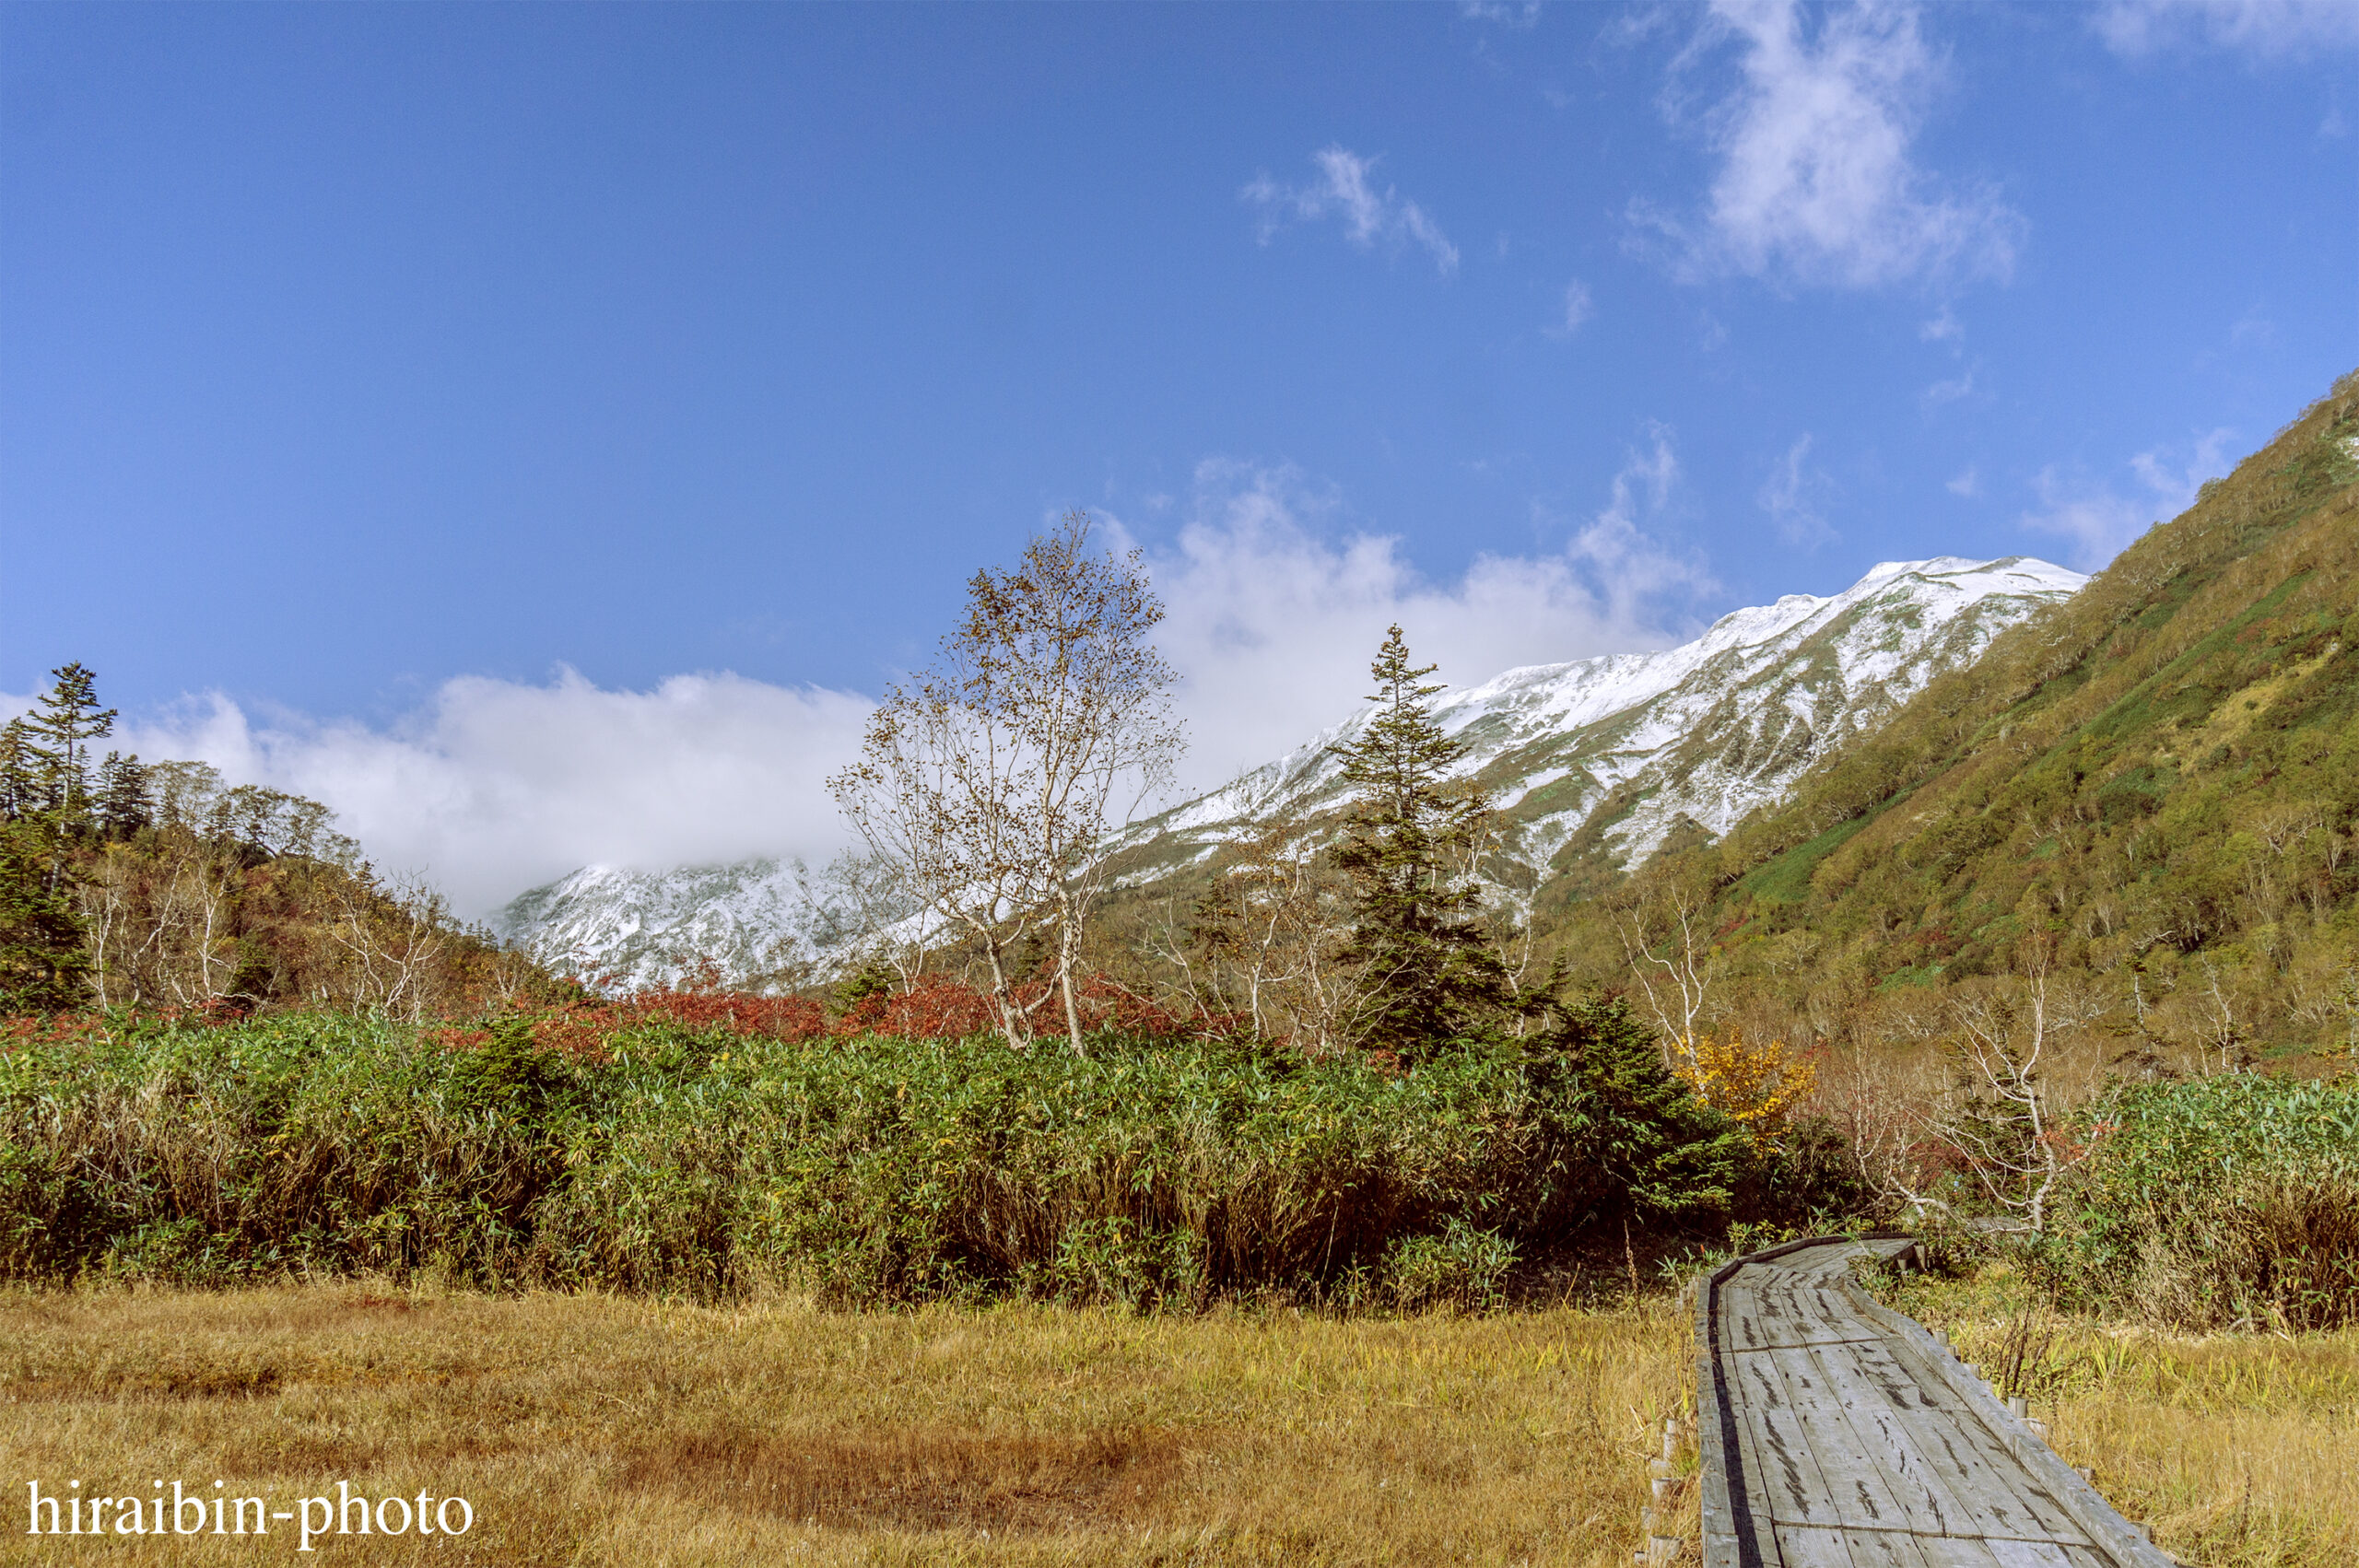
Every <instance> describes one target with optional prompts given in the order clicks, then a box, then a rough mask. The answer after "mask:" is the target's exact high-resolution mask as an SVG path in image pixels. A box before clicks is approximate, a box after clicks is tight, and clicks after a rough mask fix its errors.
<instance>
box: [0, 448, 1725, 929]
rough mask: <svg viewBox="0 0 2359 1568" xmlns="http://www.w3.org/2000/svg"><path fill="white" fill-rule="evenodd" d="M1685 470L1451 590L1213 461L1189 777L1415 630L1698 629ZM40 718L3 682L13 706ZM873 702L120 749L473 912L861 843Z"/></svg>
mask: <svg viewBox="0 0 2359 1568" xmlns="http://www.w3.org/2000/svg"><path fill="white" fill-rule="evenodd" d="M1677 478H1678V463H1677V462H1676V460H1675V458H1674V457H1673V455H1672V449H1671V445H1670V441H1669V439H1668V437H1667V436H1666V435H1664V434H1662V433H1661V432H1655V433H1652V434H1651V435H1650V438H1649V445H1648V446H1647V448H1646V449H1645V450H1644V451H1638V452H1635V453H1633V454H1632V456H1631V458H1630V461H1629V462H1628V463H1627V464H1626V465H1625V468H1624V470H1623V472H1622V473H1621V474H1617V475H1616V476H1615V478H1614V482H1613V485H1612V488H1611V498H1610V502H1609V504H1608V505H1607V506H1606V507H1605V508H1604V509H1602V510H1601V511H1599V512H1598V513H1597V514H1596V515H1595V516H1594V517H1592V518H1590V520H1589V521H1587V522H1586V523H1585V524H1583V525H1582V526H1580V527H1579V529H1578V530H1577V532H1575V536H1574V537H1573V539H1572V542H1571V543H1570V544H1568V545H1567V547H1566V548H1565V549H1563V550H1562V551H1560V552H1557V553H1555V554H1550V555H1543V556H1478V557H1476V558H1475V560H1474V561H1473V564H1472V565H1470V566H1469V567H1468V568H1466V569H1465V571H1464V572H1463V573H1461V575H1459V576H1458V577H1457V578H1455V579H1447V580H1435V579H1428V578H1426V577H1425V576H1423V575H1422V574H1420V573H1419V572H1418V570H1417V569H1416V568H1415V567H1414V565H1412V564H1411V563H1410V562H1409V561H1408V560H1406V559H1405V558H1404V557H1403V556H1402V553H1401V548H1400V544H1399V542H1398V541H1397V540H1395V539H1392V538H1389V537H1383V536H1379V535H1373V534H1368V533H1365V532H1346V531H1344V530H1342V529H1340V528H1338V527H1337V523H1338V521H1339V517H1340V512H1341V507H1340V503H1339V501H1338V499H1337V497H1335V496H1334V495H1333V493H1332V491H1321V490H1320V489H1318V488H1317V487H1315V486H1311V485H1309V484H1308V483H1306V482H1305V481H1304V480H1303V479H1302V478H1301V476H1300V475H1299V474H1296V473H1294V472H1293V471H1292V470H1288V469H1274V470H1273V469H1255V468H1249V467H1245V466H1241V465H1238V464H1234V463H1226V462H1207V463H1205V464H1203V465H1201V467H1200V469H1199V472H1198V474H1197V483H1196V490H1195V495H1194V497H1192V499H1191V501H1190V502H1189V503H1187V504H1189V505H1191V506H1192V508H1193V514H1192V518H1191V521H1190V522H1189V523H1188V524H1187V526H1186V527H1185V528H1183V529H1182V530H1181V532H1180V535H1179V537H1178V539H1177V540H1176V542H1175V543H1174V544H1172V545H1171V546H1170V547H1169V548H1168V549H1164V550H1160V551H1156V552H1153V553H1151V554H1150V556H1149V564H1150V567H1151V569H1152V571H1153V574H1154V578H1155V581H1156V589H1157V591H1158V592H1159V593H1160V594H1161V595H1162V597H1163V599H1164V601H1165V603H1166V604H1167V605H1168V618H1167V620H1166V622H1165V624H1164V626H1163V627H1162V629H1161V632H1160V634H1159V636H1158V641H1159V643H1160V645H1161V646H1162V648H1163V649H1164V652H1165V656H1166V657H1167V658H1168V659H1169V660H1170V661H1171V662H1172V664H1173V665H1174V666H1175V668H1176V669H1177V670H1178V671H1179V673H1180V677H1181V686H1180V691H1179V693H1178V696H1177V705H1178V707H1179V709H1180V716H1181V717H1182V718H1183V719H1184V720H1186V721H1187V723H1188V727H1189V732H1190V736H1191V756H1190V758H1189V761H1188V765H1187V778H1188V779H1189V780H1190V781H1191V783H1192V784H1194V785H1198V786H1203V787H1210V786H1213V785H1216V784H1219V783H1221V782H1225V781H1226V779H1227V778H1230V777H1232V776H1234V775H1235V774H1236V773H1237V772H1238V770H1239V769H1241V768H1244V767H1246V766H1251V765H1253V764H1255V763H1259V762H1263V761H1266V760H1268V759H1269V758H1271V757H1273V756H1276V755H1281V754H1283V753H1284V752H1285V751H1288V750H1290V749H1291V748H1293V747H1294V746H1296V745H1298V744H1300V743H1302V742H1303V741H1305V740H1307V739H1309V737H1310V736H1311V735H1313V734H1315V733H1316V732H1317V731H1319V730H1320V728H1322V727H1324V726H1325V725H1328V724H1332V723H1333V722H1334V721H1335V720H1338V719H1340V718H1342V717H1343V716H1344V714H1346V713H1348V712H1350V711H1351V710H1352V709H1353V708H1355V707H1356V706H1357V705H1358V702H1359V700H1360V697H1361V696H1362V694H1363V692H1364V691H1365V689H1366V687H1367V663H1368V661H1369V659H1370V658H1371V657H1373V655H1374V653H1375V650H1376V648H1377V645H1378V643H1379V641H1380V640H1381V639H1382V638H1383V635H1384V628H1385V627H1386V626H1388V625H1391V623H1393V622H1395V621H1398V622H1400V623H1401V625H1402V626H1403V627H1404V628H1405V629H1406V631H1407V633H1408V636H1409V639H1410V646H1411V647H1412V648H1414V649H1415V650H1416V652H1417V654H1418V657H1419V659H1420V660H1421V661H1438V662H1439V663H1440V665H1441V666H1442V676H1443V678H1444V679H1446V680H1449V681H1451V682H1454V683H1456V684H1459V685H1468V684H1472V683H1474V682H1479V681H1482V680H1485V679H1487V678H1489V677H1490V676H1492V675H1494V674H1496V673H1499V672H1500V671H1501V670H1505V669H1508V668H1510V667H1512V666H1515V665H1518V664H1529V663H1539V662H1549V661H1558V660H1566V659H1577V658H1582V657H1586V656H1588V655H1590V654H1595V653H1602V652H1608V651H1614V650H1620V649H1636V648H1645V647H1660V646H1663V645H1665V644H1667V643H1669V642H1672V641H1675V640H1677V638H1679V637H1680V636H1681V635H1684V631H1685V630H1686V629H1687V628H1686V626H1685V623H1684V621H1683V620H1680V619H1678V617H1679V615H1680V614H1681V612H1682V611H1683V610H1684V607H1685V606H1686V605H1687V604H1688V603H1691V602H1692V601H1693V600H1694V599H1695V598H1696V597H1697V596H1699V595H1702V594H1707V593H1709V592H1712V591H1715V585H1714V584H1713V583H1711V581H1710V580H1709V579H1708V578H1707V577H1706V576H1705V575H1704V574H1703V572H1702V570H1701V568H1699V567H1698V566H1697V565H1696V563H1695V562H1694V561H1692V560H1688V559H1684V558H1681V557H1679V556H1674V555H1672V554H1671V553H1670V552H1667V551H1666V550H1664V549H1662V548H1661V546H1660V545H1658V544H1656V543H1654V542H1653V540H1652V539H1651V538H1650V537H1649V533H1648V525H1649V523H1650V522H1651V521H1653V520H1654V519H1655V518H1656V517H1657V516H1658V515H1659V514H1660V513H1661V511H1662V509H1663V508H1664V507H1665V505H1666V503H1667V502H1668V500H1669V498H1670V496H1671V493H1672V488H1673V486H1675V484H1676V483H1677ZM1109 521H1111V520H1109ZM1113 532H1115V533H1116V534H1117V535H1119V534H1120V533H1121V528H1120V524H1119V523H1116V524H1115V525H1114V529H1113ZM29 706H30V699H29V698H11V697H8V696H0V716H6V714H8V713H12V712H17V711H22V710H23V709H24V708H28V707H29ZM872 708H873V701H872V699H871V698H870V697H868V696H863V695H861V694H859V693H855V692H840V691H829V690H825V689H821V688H816V687H789V686H780V685H770V684H768V683H766V682H762V681H757V680H751V679H748V678H746V677H744V676H741V675H735V674H729V673H721V674H700V675H679V676H675V677H673V678H671V679H669V680H666V681H663V683H661V684H660V685H657V686H655V687H654V688H653V689H652V690H649V691H616V690H609V689H606V688H604V687H600V686H597V685H593V684H592V683H591V682H590V681H588V680H586V679H584V678H583V677H582V676H581V675H580V674H578V673H574V672H572V671H570V670H560V671H558V672H557V674H556V675H555V676H553V677H552V678H551V679H550V680H549V681H548V682H547V683H546V684H545V685H528V684H522V683H518V682H512V681H501V680H491V679H487V678H483V677H477V676H466V677H461V678H458V679H454V680H451V681H447V682H445V683H444V684H443V685H441V687H440V689H439V690H437V691H436V692H435V693H434V695H433V696H432V697H431V698H429V699H428V701H427V702H426V703H425V704H424V705H423V706H422V707H421V708H419V709H418V710H417V711H416V712H414V713H412V714H410V715H408V716H406V717H405V718H404V719H401V720H397V721H395V722H393V723H392V724H390V725H386V726H370V725H368V724H364V723H361V722H358V721H357V720H327V721H321V720H312V719H309V718H306V717H303V716H301V715H297V714H286V713H267V712H261V711H252V710H249V709H248V708H244V707H241V705H240V704H239V703H237V702H236V701H234V700H232V699H230V698H229V697H228V696H222V695H220V694H218V693H206V694H203V695H200V696H193V697H190V698H188V699H186V700H184V701H183V702H182V703H181V704H179V705H178V706H177V707H175V708H170V709H168V710H166V711H165V712H163V713H161V714H159V715H156V716H152V717H150V718H147V719H146V720H142V721H139V722H135V723H129V724H124V725H123V726H122V727H121V728H120V730H119V731H118V733H117V736H116V738H115V740H114V741H113V744H116V745H119V746H121V747H122V748H123V750H125V751H135V752H137V753H138V754H139V755H142V756H143V757H145V758H147V760H149V761H157V760H161V759H164V758H187V759H194V760H202V761H205V762H210V763H212V764H214V765H215V766H217V767H219V768H220V769H221V771H222V772H223V774H224V775H225V776H227V777H228V778H229V779H230V780H231V781H232V782H238V783H258V784H267V785H270V786H273V787H275V788H278V789H283V790H293V791H295V792H296V793H299V794H302V795H307V796H310V797H311V798H312V799H314V800H319V801H323V802H326V803H327V804H328V805H330V806H332V807H333V808H334V810H335V812H336V813H337V819H338V820H337V826H338V827H339V828H340V829H341V830H342V831H344V832H346V833H348V834H350V835H352V836H353V837H356V838H358V840H359V841H360V843H361V845H362V846H363V848H365V850H366V851H367V852H368V853H369V854H370V857H371V858H372V859H373V860H375V861H376V863H377V864H378V865H379V866H380V868H381V869H383V870H386V871H389V872H419V873H422V874H424V875H425V876H426V877H427V878H428V880H429V881H430V882H432V883H434V884H435V885H437V886H439V887H440V888H441V889H442V890H443V891H444V892H445V893H446V894H448V895H450V897H451V898H452V901H453V903H454V904H455V906H456V907H458V908H459V909H460V910H461V912H463V913H464V914H466V915H468V916H470V917H474V916H480V915H484V914H487V913H488V912H490V911H491V910H492V909H494V908H496V907H499V905H500V904H502V903H505V902H506V901H507V900H508V899H510V898H511V897H513V896H514V895H516V894H518V893H520V892H522V891H523V890H524V889H526V888H528V887H532V886H534V885H537V884H539V883H545V882H547V881H549V880H551V879H553V878H555V877H558V876H562V875H564V874H565V873H567V872H571V871H573V870H574V869H575V868H577V867H580V866H582V865H587V864H593V863H604V864H609V865H622V866H633V867H640V868H663V867H668V866H675V865H692V864H701V863H711V862H717V861H727V860H742V859H745V858H748V857H751V856H755V855H775V854H797V855H801V856H803V857H804V858H805V859H806V860H824V859H826V858H827V856H828V855H830V854H832V853H833V852H834V850H835V849H836V848H839V847H840V846H841V845H842V844H843V843H844V842H845V841H846V838H847V835H846V832H845V829H844V827H843V825H842V823H841V821H840V819H839V816H838V814H837V812H836V809H835V804H834V802H833V801H832V800H831V799H830V798H829V797H828V795H827V790H826V787H825V780H826V778H827V775H828V774H829V773H830V772H832V771H834V770H835V769H836V768H838V767H840V766H843V765H844V764H845V763H846V762H847V761H849V760H851V758H852V757H853V756H854V755H857V753H858V750H859V746H860V740H861V735H862V731H863V725H864V723H865V721H866V719H867V716H868V714H869V713H870V711H871V710H872Z"/></svg>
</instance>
